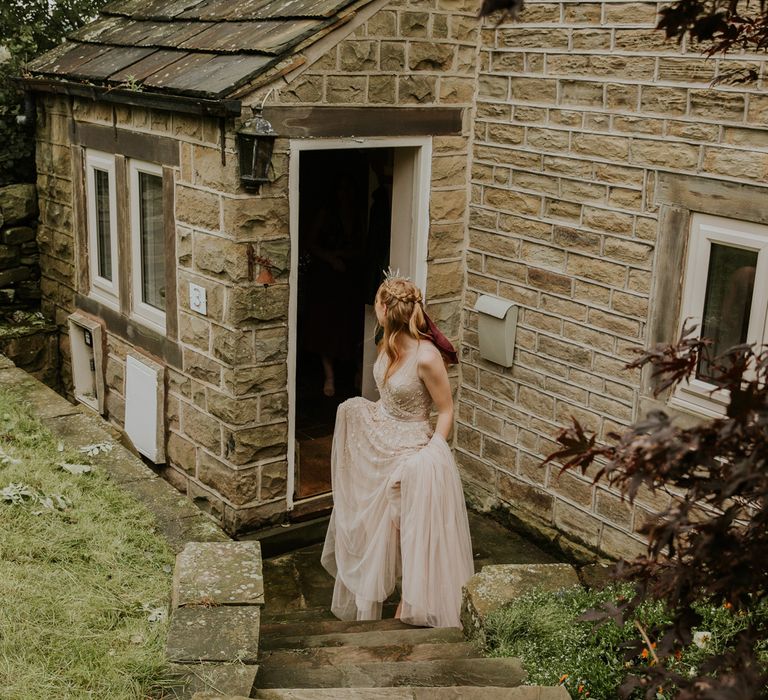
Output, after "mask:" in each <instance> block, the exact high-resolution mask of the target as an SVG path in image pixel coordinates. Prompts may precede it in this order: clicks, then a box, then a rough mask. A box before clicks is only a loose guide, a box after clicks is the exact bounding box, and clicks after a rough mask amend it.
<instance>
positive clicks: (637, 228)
mask: <svg viewBox="0 0 768 700" xmlns="http://www.w3.org/2000/svg"><path fill="white" fill-rule="evenodd" d="M657 7H658V6H657V4H656V3H655V2H630V3H625V2H538V3H533V4H529V5H527V6H526V8H525V10H524V12H523V13H522V17H521V21H520V22H519V23H515V24H501V25H499V26H494V24H492V23H490V22H489V23H486V24H485V25H484V27H483V30H482V35H481V54H480V71H481V72H480V76H479V95H478V101H477V118H476V122H475V137H474V145H473V169H472V184H471V204H470V212H471V213H470V227H469V244H468V251H467V293H466V299H465V303H466V306H465V311H466V314H465V316H464V320H465V326H464V330H463V343H462V350H463V354H462V356H463V358H464V360H465V363H464V365H463V367H462V385H461V401H460V405H459V418H458V426H457V428H458V441H457V445H458V452H457V455H458V458H459V461H460V463H461V466H462V468H463V472H464V475H465V478H466V480H467V486H468V489H469V491H470V493H471V494H472V496H473V498H474V499H475V500H476V501H477V502H478V503H482V504H485V505H486V506H491V505H502V506H503V507H505V508H506V509H509V510H511V511H512V512H513V513H515V514H517V515H518V516H519V517H521V518H522V519H524V520H526V521H528V522H530V523H533V524H536V526H541V527H543V528H546V527H547V526H551V525H555V526H557V527H558V528H560V529H562V530H564V531H566V532H568V533H570V535H572V536H574V537H576V538H578V539H580V540H581V541H582V542H584V543H586V544H587V545H588V546H590V547H594V548H600V549H602V550H603V551H605V552H606V553H608V554H612V555H621V554H631V553H632V552H633V551H636V550H637V549H638V547H640V546H641V545H640V542H641V538H640V536H639V535H638V534H637V531H638V528H639V527H640V525H642V524H643V523H644V522H645V520H646V518H647V517H648V514H649V512H650V511H653V510H655V509H656V508H658V507H659V506H663V505H664V504H665V502H666V501H665V498H664V497H661V496H658V497H656V498H653V497H651V496H650V495H649V494H646V493H640V495H639V497H638V499H637V502H636V505H635V507H634V508H632V507H630V506H629V505H628V504H627V503H626V502H622V501H621V500H620V499H619V497H618V496H617V494H616V493H614V492H612V491H611V490H610V489H607V488H605V487H603V486H600V487H594V486H592V485H591V479H590V476H591V474H590V473H588V474H587V475H586V477H581V476H579V475H577V474H574V473H568V474H563V475H562V476H560V477H559V478H558V476H557V472H558V468H557V466H555V465H551V466H549V467H548V468H543V467H542V466H541V464H540V463H541V461H542V458H543V457H544V456H545V455H547V454H549V453H550V452H552V451H554V448H555V443H554V442H553V436H554V435H555V434H556V432H557V429H558V427H559V426H562V425H564V424H566V423H568V422H569V417H570V416H575V417H576V418H578V419H579V421H581V422H582V424H583V425H585V426H586V427H588V428H591V429H594V430H597V432H598V434H599V435H600V437H601V438H605V437H606V435H607V433H608V432H610V431H611V430H615V429H621V428H622V427H624V426H626V425H628V424H630V423H631V422H632V421H633V419H634V418H635V417H636V416H637V413H638V407H639V403H640V400H641V399H642V398H643V397H642V396H641V392H640V377H639V374H638V373H637V372H636V371H630V370H627V369H624V364H625V363H626V362H627V361H629V360H630V359H631V358H633V357H634V355H633V352H632V351H633V350H634V349H635V348H638V347H642V346H644V344H645V343H646V342H647V340H648V337H649V336H648V319H649V308H650V307H651V306H652V304H653V301H654V300H653V299H652V298H651V289H652V283H653V278H654V274H659V269H660V263H661V262H663V261H660V260H655V242H656V238H657V232H658V230H659V226H658V223H659V221H658V219H659V215H658V214H659V211H658V207H657V203H656V201H655V199H654V192H655V185H656V181H657V177H658V173H659V171H662V170H663V171H668V172H672V173H680V174H694V175H698V176H699V177H706V178H712V179H715V180H728V181H734V182H743V183H752V184H758V185H763V186H764V185H766V184H768V131H767V130H766V125H768V94H766V91H765V90H764V89H763V88H762V87H757V86H754V85H753V86H741V85H737V86H727V85H718V86H716V87H712V86H711V84H710V83H711V81H712V80H713V79H714V78H716V77H718V76H720V75H722V74H724V73H725V72H726V71H728V70H729V69H732V68H740V67H744V66H754V67H756V68H757V70H758V72H759V73H760V75H763V74H764V62H763V61H764V57H751V56H745V55H733V56H729V57H727V58H712V59H704V58H702V57H701V56H700V55H699V54H698V53H696V52H694V51H691V50H688V49H687V47H686V45H685V44H684V45H683V46H680V45H678V44H676V43H674V42H665V41H664V39H663V35H662V34H661V33H659V32H656V31H654V30H653V27H654V25H655V22H656V12H657ZM761 85H762V83H761ZM680 235H686V232H685V231H681V232H680ZM675 274H678V275H681V274H682V273H681V271H679V270H677V271H675ZM673 286H674V285H673ZM678 286H679V285H678ZM481 293H489V294H496V295H499V296H501V297H504V298H506V299H510V300H512V301H514V302H516V303H517V304H519V306H520V317H519V325H518V330H517V340H516V352H515V364H514V367H512V368H511V369H508V370H507V369H502V368H500V367H498V366H496V365H493V364H491V363H487V362H484V361H483V360H481V359H480V358H479V356H478V350H477V347H478V342H477V333H476V328H477V316H476V314H475V313H474V312H473V307H474V304H475V301H476V298H477V295H478V294H481ZM656 301H657V302H658V303H659V304H666V303H670V301H671V300H669V299H658V300H656Z"/></svg>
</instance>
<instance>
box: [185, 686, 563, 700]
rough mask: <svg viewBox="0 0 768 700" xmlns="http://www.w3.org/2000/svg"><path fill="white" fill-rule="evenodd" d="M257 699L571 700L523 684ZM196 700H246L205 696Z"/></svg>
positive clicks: (260, 698) (278, 694)
mask: <svg viewBox="0 0 768 700" xmlns="http://www.w3.org/2000/svg"><path fill="white" fill-rule="evenodd" d="M253 697H254V698H257V700H570V698H571V696H570V695H569V694H568V691H567V690H566V689H565V688H564V687H563V686H557V687H544V686H536V685H521V686H517V687H516V688H499V687H487V686H486V687H475V686H459V687H453V688H435V687H425V688H409V687H400V688H279V689H277V688H275V689H270V690H257V691H256V694H255V695H253ZM195 700H245V699H244V698H223V697H215V698H214V697H208V696H204V697H201V698H199V699H197V698H196V699H195Z"/></svg>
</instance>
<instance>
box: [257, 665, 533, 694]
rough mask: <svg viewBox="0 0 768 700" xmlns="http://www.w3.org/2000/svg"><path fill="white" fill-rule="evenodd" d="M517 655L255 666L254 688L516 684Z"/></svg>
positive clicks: (521, 675) (522, 674) (521, 678)
mask: <svg viewBox="0 0 768 700" xmlns="http://www.w3.org/2000/svg"><path fill="white" fill-rule="evenodd" d="M525 678H526V673H525V671H524V670H523V666H522V663H521V662H520V660H519V659H445V660H443V659H439V660H436V661H384V662H381V663H362V664H340V665H338V666H326V667H325V668H304V667H291V666H289V667H282V668H264V667H263V666H261V667H260V668H259V673H258V675H257V676H256V687H257V688H260V689H261V688H391V687H396V686H434V687H445V686H499V687H504V688H509V687H512V686H517V685H520V684H521V683H522V682H523V681H524V680H525Z"/></svg>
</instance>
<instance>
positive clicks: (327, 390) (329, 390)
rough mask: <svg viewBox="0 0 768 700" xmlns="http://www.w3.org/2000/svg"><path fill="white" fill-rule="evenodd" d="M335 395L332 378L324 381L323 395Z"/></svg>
mask: <svg viewBox="0 0 768 700" xmlns="http://www.w3.org/2000/svg"><path fill="white" fill-rule="evenodd" d="M335 393H336V385H335V383H334V381H333V377H330V378H328V379H326V380H325V382H324V383H323V394H325V395H326V396H329V397H330V396H333V395H334V394H335Z"/></svg>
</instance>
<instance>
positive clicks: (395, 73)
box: [258, 0, 479, 340]
mask: <svg viewBox="0 0 768 700" xmlns="http://www.w3.org/2000/svg"><path fill="white" fill-rule="evenodd" d="M476 12H477V6H476V2H475V1H474V0H438V2H436V3H424V2H419V0H397V1H396V2H390V3H388V4H386V5H384V7H383V9H381V10H379V11H378V12H376V13H375V14H374V15H373V16H372V17H370V18H369V19H367V20H366V21H365V22H363V23H362V24H361V25H360V26H358V27H356V28H355V29H354V31H352V33H350V34H349V35H348V36H347V37H346V38H344V39H343V40H341V41H339V42H338V43H337V44H336V45H335V46H332V47H330V48H329V49H328V50H327V51H326V52H325V53H324V54H323V56H322V57H321V58H320V59H319V60H317V61H315V62H314V63H312V64H311V65H309V67H308V68H306V69H305V70H304V71H303V72H301V73H300V74H299V75H290V76H289V77H290V81H289V82H288V83H287V84H285V82H284V81H282V80H278V81H277V82H274V83H271V84H270V85H268V86H267V88H271V87H274V88H275V92H274V93H273V94H272V95H270V97H269V103H270V104H272V103H277V104H283V105H297V106H300V105H307V106H314V105H336V106H351V107H355V106H362V107H364V106H371V107H377V106H378V107H381V106H401V107H414V106H422V107H433V106H447V107H459V108H466V117H467V119H465V125H464V130H463V133H462V134H461V135H455V136H436V137H434V138H433V139H432V149H433V157H432V164H431V168H432V183H431V188H430V201H429V206H430V231H429V241H428V268H427V269H428V272H427V285H426V287H427V302H428V309H429V312H430V315H431V316H432V317H433V318H434V319H435V321H437V322H438V323H440V325H441V328H442V329H443V330H444V332H445V333H446V335H448V336H449V337H450V338H452V339H454V340H458V337H459V328H460V322H461V321H460V319H461V306H462V295H463V277H464V261H463V255H464V245H465V233H466V217H467V184H468V178H469V143H470V138H471V124H470V123H469V119H468V117H470V115H471V109H472V106H473V104H474V98H475V90H476V68H477V41H478V30H479V23H478V21H477V19H476V17H475V15H476ZM264 92H265V90H264V89H262V90H261V91H260V92H259V93H258V95H261V94H263V93H264ZM383 135H386V134H383Z"/></svg>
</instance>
